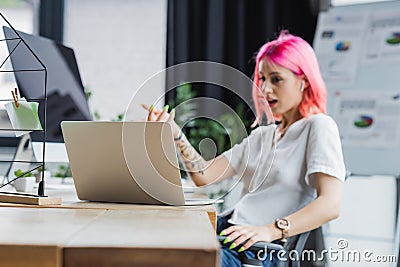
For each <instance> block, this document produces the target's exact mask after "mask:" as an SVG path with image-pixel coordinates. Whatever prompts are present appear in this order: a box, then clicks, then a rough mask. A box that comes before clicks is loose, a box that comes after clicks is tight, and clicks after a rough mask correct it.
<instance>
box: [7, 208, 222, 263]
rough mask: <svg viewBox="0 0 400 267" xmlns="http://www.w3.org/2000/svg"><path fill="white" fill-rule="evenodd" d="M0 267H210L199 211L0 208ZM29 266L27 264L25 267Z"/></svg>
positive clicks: (213, 244)
mask: <svg viewBox="0 0 400 267" xmlns="http://www.w3.org/2000/svg"><path fill="white" fill-rule="evenodd" d="M0 217H1V218H7V219H6V220H5V219H4V220H0V227H1V229H2V230H3V234H2V235H0V256H1V257H2V260H1V261H0V266H16V267H18V266H216V265H217V262H218V250H219V244H218V242H217V241H216V238H215V234H214V230H213V229H212V227H211V225H210V223H209V222H208V217H207V213H206V212H205V211H195V210H168V209H165V210H154V209H143V210H101V209H65V208H51V209H49V208H24V207H1V208H0ZM28 263H29V264H28Z"/></svg>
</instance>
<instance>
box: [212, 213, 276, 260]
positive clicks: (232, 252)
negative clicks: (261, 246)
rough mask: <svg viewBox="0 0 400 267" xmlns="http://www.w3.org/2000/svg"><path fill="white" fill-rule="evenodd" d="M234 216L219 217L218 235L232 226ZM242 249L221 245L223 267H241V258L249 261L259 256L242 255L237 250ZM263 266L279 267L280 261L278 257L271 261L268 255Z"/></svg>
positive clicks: (252, 253)
mask: <svg viewBox="0 0 400 267" xmlns="http://www.w3.org/2000/svg"><path fill="white" fill-rule="evenodd" d="M231 215H232V214H229V215H227V216H224V217H218V220H217V235H218V234H219V233H220V232H221V231H222V230H224V229H226V228H228V227H229V226H232V224H230V223H229V222H228V220H229V218H230V216H231ZM239 248H240V246H238V247H237V248H235V249H229V247H228V246H227V245H224V244H221V250H220V260H221V265H220V266H221V267H240V266H242V263H241V261H240V258H242V257H247V258H249V259H255V258H256V257H257V256H256V255H255V253H254V252H252V251H248V250H245V251H243V252H241V253H238V252H237V250H238V249H239ZM263 266H264V267H276V266H278V259H277V258H276V257H273V258H272V259H270V255H269V254H268V253H267V255H266V258H265V260H264V261H263Z"/></svg>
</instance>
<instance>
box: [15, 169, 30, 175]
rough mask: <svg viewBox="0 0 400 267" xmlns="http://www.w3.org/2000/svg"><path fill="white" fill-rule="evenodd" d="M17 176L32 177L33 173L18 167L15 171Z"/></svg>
mask: <svg viewBox="0 0 400 267" xmlns="http://www.w3.org/2000/svg"><path fill="white" fill-rule="evenodd" d="M14 175H15V177H32V176H33V173H32V172H30V171H28V172H24V171H23V170H21V169H18V170H16V171H15V172H14Z"/></svg>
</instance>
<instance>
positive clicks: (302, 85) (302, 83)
mask: <svg viewBox="0 0 400 267" xmlns="http://www.w3.org/2000/svg"><path fill="white" fill-rule="evenodd" d="M300 92H304V81H302V82H301V87H300Z"/></svg>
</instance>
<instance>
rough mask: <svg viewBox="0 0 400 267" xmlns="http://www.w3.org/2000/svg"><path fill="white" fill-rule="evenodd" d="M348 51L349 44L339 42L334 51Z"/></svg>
mask: <svg viewBox="0 0 400 267" xmlns="http://www.w3.org/2000/svg"><path fill="white" fill-rule="evenodd" d="M349 49H350V42H348V41H340V42H338V43H337V44H336V51H338V52H344V51H347V50H349Z"/></svg>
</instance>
